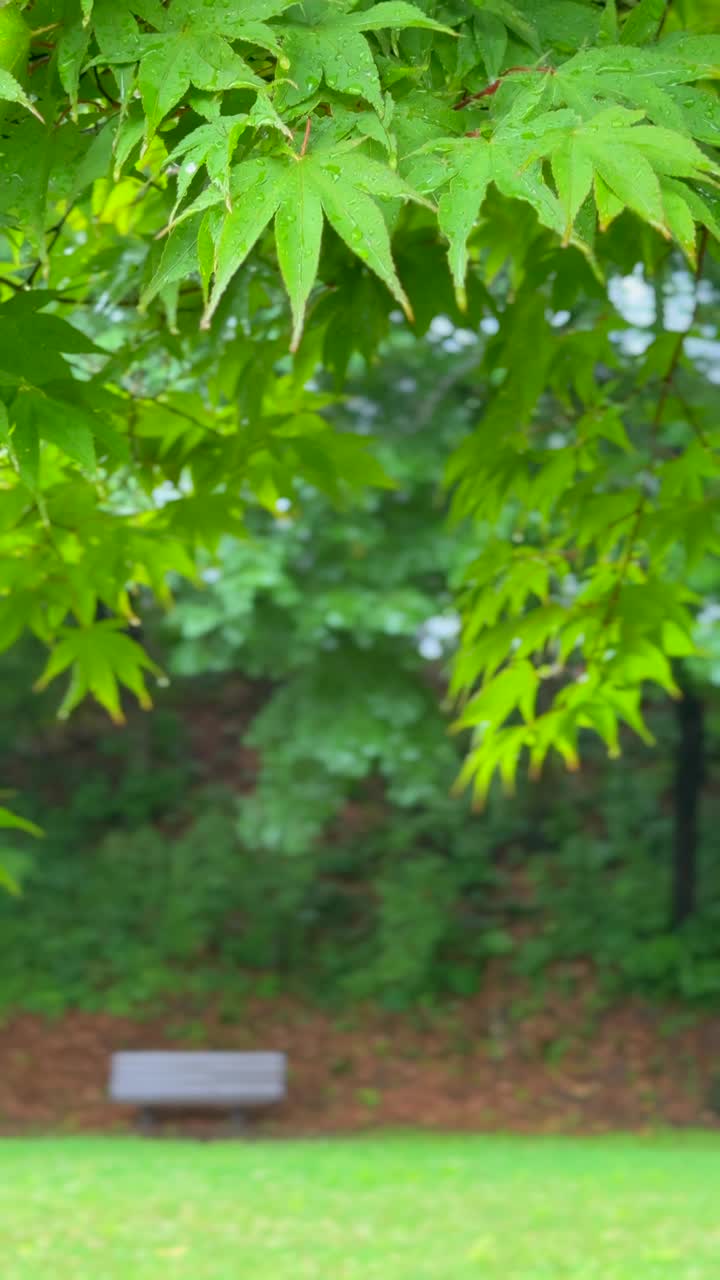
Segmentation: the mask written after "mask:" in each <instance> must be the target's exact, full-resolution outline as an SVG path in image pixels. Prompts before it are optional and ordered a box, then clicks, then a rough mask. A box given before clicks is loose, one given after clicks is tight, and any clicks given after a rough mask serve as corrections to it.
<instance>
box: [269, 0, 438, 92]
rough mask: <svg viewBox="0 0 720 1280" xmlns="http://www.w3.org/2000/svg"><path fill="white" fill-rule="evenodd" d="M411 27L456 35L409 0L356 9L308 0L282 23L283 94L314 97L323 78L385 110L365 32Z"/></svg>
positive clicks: (329, 84)
mask: <svg viewBox="0 0 720 1280" xmlns="http://www.w3.org/2000/svg"><path fill="white" fill-rule="evenodd" d="M297 8H298V9H299V8H300V6H297ZM407 27H425V28H428V29H429V30H432V31H444V32H445V33H446V34H450V35H453V34H454V32H452V31H451V30H450V28H449V27H444V26H442V25H441V24H440V23H439V22H435V21H434V20H433V19H432V18H428V17H427V16H426V14H424V13H423V12H422V10H421V9H418V8H416V6H415V5H413V4H408V3H406V0H381V3H380V4H375V5H373V6H372V7H371V8H370V9H363V10H359V11H357V12H355V13H347V12H343V11H342V9H334V10H333V9H331V8H330V6H329V5H327V4H325V3H323V0H307V2H306V3H305V4H304V5H303V6H302V11H301V13H299V14H298V17H297V19H296V20H295V21H293V22H292V23H283V24H280V25H279V27H278V30H279V31H280V32H281V38H282V48H283V53H284V55H285V59H286V61H287V76H288V79H289V81H290V84H288V85H284V86H283V87H282V89H281V91H280V98H281V99H282V101H284V102H285V103H286V104H287V105H288V106H293V105H294V104H296V103H298V102H302V101H303V100H304V99H306V98H308V97H310V95H311V94H313V93H314V92H315V90H316V89H317V88H318V86H319V85H320V83H321V81H323V80H324V82H325V84H326V85H327V87H328V88H329V89H333V90H335V92H336V93H346V94H350V95H352V96H353V97H356V98H364V99H365V100H366V101H367V102H370V103H372V105H373V106H374V107H375V108H376V109H377V110H378V111H380V112H381V111H382V106H383V99H382V90H381V87H380V77H379V75H378V70H377V67H376V65H375V59H374V58H373V55H372V51H371V49H370V46H369V44H368V42H367V40H366V39H365V36H364V34H363V33H364V32H366V31H380V30H383V29H385V28H391V29H395V30H402V29H405V28H407Z"/></svg>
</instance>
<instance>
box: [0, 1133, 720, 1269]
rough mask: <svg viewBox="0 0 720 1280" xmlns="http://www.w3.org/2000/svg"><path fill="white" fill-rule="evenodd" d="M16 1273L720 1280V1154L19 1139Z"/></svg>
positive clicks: (10, 1241) (709, 1141) (611, 1145)
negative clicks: (719, 1278) (719, 1279)
mask: <svg viewBox="0 0 720 1280" xmlns="http://www.w3.org/2000/svg"><path fill="white" fill-rule="evenodd" d="M0 1275H1V1276H2V1280H158V1278H160V1280H173V1278H174V1277H183V1280H235V1278H236V1277H237V1278H238V1280H240V1278H242V1280H304V1278H305V1277H313V1278H315V1277H317V1280H471V1278H472V1280H718V1277H720V1140H718V1138H717V1137H715V1136H712V1135H678V1136H674V1135H667V1136H663V1137H653V1138H629V1137H628V1138H591V1139H587V1140H574V1139H555V1138H553V1139H549V1138H548V1139H545V1138H537V1139H524V1138H484V1137H413V1136H397V1137H394V1136H377V1137H368V1138H355V1139H348V1140H340V1139H338V1140H331V1139H328V1140H323V1141H306V1142H251V1143H247V1144H243V1143H224V1142H223V1143H216V1144H203V1143H192V1142H184V1141H183V1142H180V1141H177V1142H176V1141H171V1140H162V1141H156V1142H153V1141H144V1140H142V1139H134V1138H89V1139H84V1138H58V1139H26V1140H19V1139H18V1140H16V1139H11V1140H5V1141H0Z"/></svg>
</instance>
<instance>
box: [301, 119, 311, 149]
mask: <svg viewBox="0 0 720 1280" xmlns="http://www.w3.org/2000/svg"><path fill="white" fill-rule="evenodd" d="M311 125H312V116H308V118H307V122H306V124H305V136H304V138H303V140H302V146H301V148H300V158H301V159H302V157H303V156H304V155H305V152H306V151H307V146H308V142H309V141H310V126H311Z"/></svg>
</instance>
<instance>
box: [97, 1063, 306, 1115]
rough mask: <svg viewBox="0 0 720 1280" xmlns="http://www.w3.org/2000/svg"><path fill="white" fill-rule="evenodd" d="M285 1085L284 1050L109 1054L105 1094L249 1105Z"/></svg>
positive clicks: (272, 1098)
mask: <svg viewBox="0 0 720 1280" xmlns="http://www.w3.org/2000/svg"><path fill="white" fill-rule="evenodd" d="M285 1091H286V1059H285V1054H284V1053H202V1052H193V1053H182V1052H180V1053H174V1052H163V1051H151V1052H143V1053H135V1052H126V1053H116V1054H113V1058H112V1066H111V1073H110V1097H111V1098H112V1099H113V1100H114V1101H115V1102H128V1103H136V1104H138V1105H140V1106H142V1105H145V1106H151V1105H153V1104H154V1105H156V1106H161V1105H163V1104H164V1105H166V1106H173V1105H177V1106H183V1105H187V1106H192V1105H203V1106H238V1105H241V1104H242V1105H245V1106H252V1105H253V1104H255V1105H261V1104H263V1103H266V1102H279V1101H280V1100H281V1099H282V1098H284V1097H285Z"/></svg>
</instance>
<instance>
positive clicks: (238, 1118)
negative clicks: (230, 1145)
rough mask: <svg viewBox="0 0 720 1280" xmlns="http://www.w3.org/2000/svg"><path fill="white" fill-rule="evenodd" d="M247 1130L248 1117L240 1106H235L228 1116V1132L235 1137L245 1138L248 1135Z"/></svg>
mask: <svg viewBox="0 0 720 1280" xmlns="http://www.w3.org/2000/svg"><path fill="white" fill-rule="evenodd" d="M247 1131H248V1124H247V1117H246V1116H245V1115H244V1114H243V1112H242V1111H240V1109H239V1108H238V1107H235V1108H234V1109H233V1110H232V1111H231V1112H230V1116H229V1118H228V1133H229V1134H230V1135H231V1136H232V1137H234V1138H244V1137H246V1136H247Z"/></svg>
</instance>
